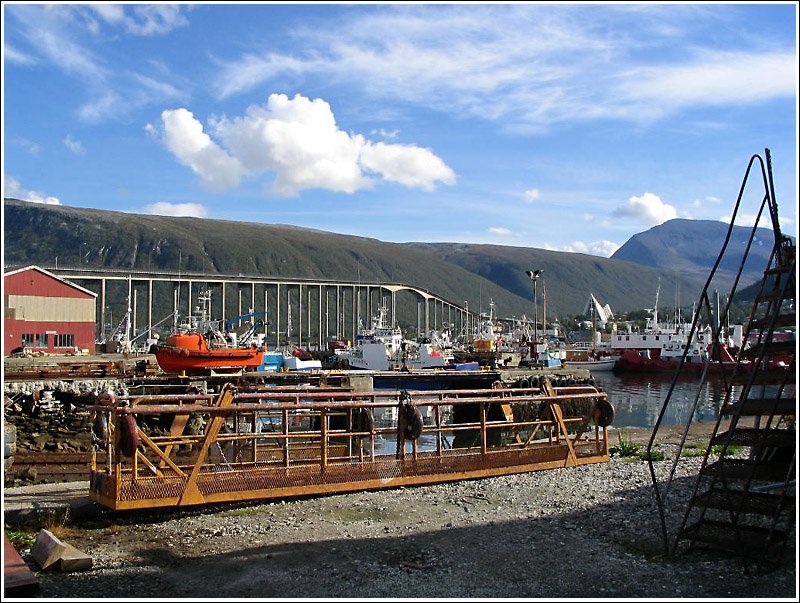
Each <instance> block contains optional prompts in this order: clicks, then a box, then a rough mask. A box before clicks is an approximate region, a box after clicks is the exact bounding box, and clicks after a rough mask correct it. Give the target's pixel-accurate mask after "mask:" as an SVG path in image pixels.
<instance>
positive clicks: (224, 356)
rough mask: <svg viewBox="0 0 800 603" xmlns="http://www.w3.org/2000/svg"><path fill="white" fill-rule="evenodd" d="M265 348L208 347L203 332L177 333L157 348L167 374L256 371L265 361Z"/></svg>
mask: <svg viewBox="0 0 800 603" xmlns="http://www.w3.org/2000/svg"><path fill="white" fill-rule="evenodd" d="M265 352H266V349H265V348H264V347H263V346H262V347H258V348H256V347H253V346H247V347H245V346H241V347H229V346H217V345H214V346H212V347H209V345H208V341H207V340H206V338H205V337H204V336H203V335H202V334H201V333H175V334H173V335H170V336H169V337H168V338H167V340H166V341H165V342H164V343H163V344H159V345H157V346H156V347H155V356H156V360H157V361H158V365H159V366H160V367H161V369H162V370H163V371H164V372H165V373H178V374H207V373H208V372H209V371H210V370H222V371H235V370H248V369H249V370H255V369H257V368H258V367H259V366H261V363H262V362H263V360H264V353H265Z"/></svg>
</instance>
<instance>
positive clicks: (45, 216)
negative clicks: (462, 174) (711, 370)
mask: <svg viewBox="0 0 800 603" xmlns="http://www.w3.org/2000/svg"><path fill="white" fill-rule="evenodd" d="M4 214H5V226H4V234H5V237H4V254H5V257H4V260H5V263H6V265H10V264H16V265H23V264H32V263H36V264H39V265H42V266H43V267H46V266H47V265H52V263H53V260H54V258H56V257H58V258H59V260H57V261H59V262H60V263H61V264H62V265H69V264H72V265H74V266H78V265H88V266H93V267H103V266H106V267H109V268H125V267H130V268H135V269H137V270H148V269H149V270H155V269H158V270H177V269H180V270H183V271H186V272H192V271H193V272H195V273H208V274H230V275H236V274H246V275H253V276H269V277H283V278H318V279H323V278H324V279H334V280H335V279H341V280H349V281H353V280H359V281H364V282H368V281H373V282H399V283H404V284H409V285H414V286H418V287H421V288H425V289H428V290H430V291H433V292H435V293H436V294H437V295H440V296H442V297H444V298H445V299H449V300H451V301H453V302H454V303H459V304H461V303H463V301H467V302H468V303H469V305H470V308H471V309H477V308H480V309H484V310H485V309H486V308H488V304H489V300H493V301H494V303H495V306H496V308H497V312H498V315H500V316H512V315H517V316H520V315H522V314H527V315H531V314H532V310H533V301H532V300H533V288H532V285H531V281H530V279H529V278H528V277H527V275H526V274H525V272H526V270H531V269H539V270H543V271H544V277H543V279H542V281H541V282H540V283H539V287H540V289H539V296H540V297H541V298H542V299H544V298H546V304H547V306H548V317H549V318H552V317H557V316H575V315H578V314H580V313H581V312H582V311H583V308H584V306H585V304H586V301H587V300H588V298H589V295H590V294H594V295H595V297H597V298H598V299H600V300H601V301H602V302H603V303H604V304H605V303H608V304H610V305H611V307H612V308H613V309H614V310H615V311H617V312H627V311H630V310H637V309H641V308H644V307H652V304H653V300H654V298H655V294H656V290H657V288H658V286H659V282H660V281H661V280H668V281H669V282H670V284H671V283H672V282H673V281H674V284H675V288H676V290H680V291H681V292H682V294H681V295H682V299H678V298H677V296H676V300H675V302H676V303H680V304H681V305H690V304H691V302H692V301H694V299H695V298H696V296H697V294H698V293H699V291H700V288H701V287H702V282H701V281H700V280H699V279H696V278H686V277H684V276H683V275H681V274H679V273H678V272H676V271H672V272H666V271H665V269H664V268H663V267H646V266H642V265H641V264H639V263H636V262H634V261H631V260H629V259H621V258H616V257H612V258H603V257H600V256H592V255H588V254H580V253H570V252H562V251H551V250H544V249H537V248H528V247H509V246H502V245H488V244H471V243H389V242H384V241H380V240H378V239H374V238H368V237H359V236H354V235H343V234H337V233H330V232H326V231H322V230H317V229H310V228H305V227H300V226H292V225H275V224H257V223H251V222H236V221H231V220H211V219H205V218H189V217H185V218H183V217H181V218H179V217H170V216H154V215H143V214H132V213H130V214H129V213H125V212H114V211H110V210H99V209H89V208H75V207H69V206H61V205H58V206H54V205H53V206H47V205H41V204H36V203H30V202H26V201H20V200H15V199H5V200H4ZM634 238H635V237H634ZM540 311H541V309H540Z"/></svg>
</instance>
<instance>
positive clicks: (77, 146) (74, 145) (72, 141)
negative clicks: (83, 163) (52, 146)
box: [62, 134, 86, 155]
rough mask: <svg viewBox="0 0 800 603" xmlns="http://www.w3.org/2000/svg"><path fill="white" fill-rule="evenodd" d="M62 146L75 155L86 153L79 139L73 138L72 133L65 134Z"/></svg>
mask: <svg viewBox="0 0 800 603" xmlns="http://www.w3.org/2000/svg"><path fill="white" fill-rule="evenodd" d="M62 142H63V143H64V146H65V147H67V148H68V149H69V150H70V151H72V152H73V153H75V154H76V155H86V149H85V148H84V146H83V144H82V143H81V141H80V140H78V139H77V138H75V137H74V136H73V135H72V134H67V135H66V136H65V137H64V140H63V141H62Z"/></svg>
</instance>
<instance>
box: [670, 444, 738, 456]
mask: <svg viewBox="0 0 800 603" xmlns="http://www.w3.org/2000/svg"><path fill="white" fill-rule="evenodd" d="M743 448H744V446H728V447H727V448H726V447H725V446H723V445H722V444H714V445H713V446H711V448H710V449H709V447H708V446H702V445H700V444H687V445H686V448H684V450H683V451H682V452H681V456H682V457H685V458H693V457H697V456H703V455H705V453H706V451H708V453H709V455H711V456H720V455H721V454H722V452H723V451H724V452H725V454H727V455H734V454H737V453H739V452H740V451H741V450H742V449H743Z"/></svg>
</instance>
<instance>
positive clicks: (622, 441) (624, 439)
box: [608, 432, 639, 457]
mask: <svg viewBox="0 0 800 603" xmlns="http://www.w3.org/2000/svg"><path fill="white" fill-rule="evenodd" d="M617 439H618V444H617V445H616V446H612V447H611V448H609V449H608V452H609V453H610V454H611V456H621V457H633V456H637V455H638V454H639V445H638V444H634V443H633V442H631V440H630V438H629V437H628V435H627V434H626V433H622V432H620V433H619V434H617Z"/></svg>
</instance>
